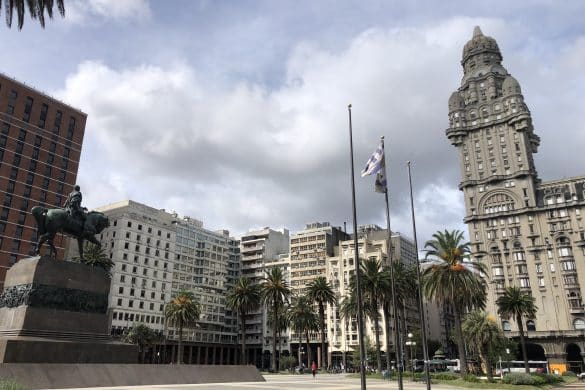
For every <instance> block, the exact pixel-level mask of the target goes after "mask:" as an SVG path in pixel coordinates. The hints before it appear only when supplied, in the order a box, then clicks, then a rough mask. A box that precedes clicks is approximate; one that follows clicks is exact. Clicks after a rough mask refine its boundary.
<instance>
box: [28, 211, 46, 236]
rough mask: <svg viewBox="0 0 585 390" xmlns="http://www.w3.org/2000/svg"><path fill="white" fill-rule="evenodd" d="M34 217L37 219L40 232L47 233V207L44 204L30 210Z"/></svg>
mask: <svg viewBox="0 0 585 390" xmlns="http://www.w3.org/2000/svg"><path fill="white" fill-rule="evenodd" d="M30 212H31V214H32V215H33V217H35V220H36V221H37V228H38V230H39V235H40V234H45V233H46V232H45V218H46V216H47V208H45V207H42V206H35V207H33V208H32V209H31V210H30Z"/></svg>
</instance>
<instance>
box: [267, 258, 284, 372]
mask: <svg viewBox="0 0 585 390" xmlns="http://www.w3.org/2000/svg"><path fill="white" fill-rule="evenodd" d="M261 289H262V301H263V302H264V305H266V308H267V309H268V310H271V311H272V316H273V317H272V318H274V319H276V320H275V321H274V323H273V324H272V370H274V371H275V372H276V370H277V367H276V335H277V332H278V315H279V311H278V309H279V307H280V306H282V305H284V303H285V302H288V299H289V297H290V295H291V292H290V288H289V287H288V283H287V282H286V280H284V274H283V273H282V269H281V268H280V267H272V268H271V269H270V271H268V274H267V275H266V277H264V278H263V282H262V285H261Z"/></svg>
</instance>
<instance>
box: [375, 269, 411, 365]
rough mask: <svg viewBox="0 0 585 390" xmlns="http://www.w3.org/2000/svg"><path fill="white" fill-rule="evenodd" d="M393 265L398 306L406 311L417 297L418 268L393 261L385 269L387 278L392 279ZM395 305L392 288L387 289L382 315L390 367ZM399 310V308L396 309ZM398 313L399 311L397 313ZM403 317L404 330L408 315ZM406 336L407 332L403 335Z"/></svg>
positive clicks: (384, 295) (383, 298) (383, 297)
mask: <svg viewBox="0 0 585 390" xmlns="http://www.w3.org/2000/svg"><path fill="white" fill-rule="evenodd" d="M389 267H392V272H393V275H394V291H395V293H396V304H397V307H398V308H400V309H401V310H402V312H403V313H404V312H405V310H406V307H407V305H408V304H409V303H411V300H413V299H416V298H417V296H418V294H417V290H418V289H417V283H416V268H415V266H411V265H406V264H404V263H402V262H400V261H393V262H392V264H391V265H390V266H385V267H384V271H383V272H385V273H386V274H387V276H386V278H387V279H388V280H390V268H389ZM392 307H393V300H392V290H391V289H390V288H388V289H386V290H385V291H383V292H382V315H383V317H384V322H385V335H386V346H387V347H386V349H387V351H386V367H387V369H390V367H391V356H390V344H391V341H390V333H391V326H390V322H391V319H392V316H391V311H392ZM395 312H398V310H395ZM397 314H398V313H397ZM401 319H402V326H401V328H402V330H403V331H406V315H402V316H401ZM402 336H403V337H406V334H403V335H402Z"/></svg>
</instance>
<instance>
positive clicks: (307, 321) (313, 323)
mask: <svg viewBox="0 0 585 390" xmlns="http://www.w3.org/2000/svg"><path fill="white" fill-rule="evenodd" d="M288 318H289V320H290V324H291V326H292V328H293V329H294V330H295V332H297V333H298V335H299V348H300V345H301V342H302V341H301V337H302V335H303V334H304V335H305V336H306V340H307V367H311V346H310V344H309V332H313V331H317V330H319V318H318V317H317V314H316V313H315V311H314V309H313V305H312V304H311V300H310V299H309V298H307V296H306V295H301V296H299V297H296V298H295V299H294V300H293V303H292V305H291V307H290V309H289V312H288ZM299 364H300V362H299Z"/></svg>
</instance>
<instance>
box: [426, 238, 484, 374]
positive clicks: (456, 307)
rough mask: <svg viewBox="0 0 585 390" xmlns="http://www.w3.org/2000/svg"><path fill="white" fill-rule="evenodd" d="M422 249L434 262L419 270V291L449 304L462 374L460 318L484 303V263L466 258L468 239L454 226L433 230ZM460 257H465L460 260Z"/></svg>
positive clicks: (462, 352)
mask: <svg viewBox="0 0 585 390" xmlns="http://www.w3.org/2000/svg"><path fill="white" fill-rule="evenodd" d="M425 251H426V252H427V253H426V257H427V258H429V257H431V258H433V259H435V260H436V263H435V264H433V265H432V266H430V267H428V268H427V269H425V271H424V272H423V275H422V283H423V286H422V289H423V293H424V294H425V295H426V297H427V298H428V299H431V300H434V301H436V302H439V303H443V304H447V305H450V306H451V307H452V308H453V317H454V324H455V340H456V342H457V350H458V352H459V359H460V361H461V374H462V375H465V374H467V358H466V356H465V347H464V343H463V335H462V329H461V318H462V316H463V314H464V313H465V312H467V311H470V310H473V309H483V308H484V307H485V300H486V285H485V282H484V280H483V279H482V278H481V276H480V275H479V272H485V265H484V264H483V263H478V262H473V261H471V260H469V259H468V255H469V253H470V248H469V243H468V242H464V241H463V233H462V232H461V231H458V230H455V231H452V232H449V231H447V230H445V231H444V232H440V231H439V232H436V233H435V234H433V239H432V240H429V241H427V242H426V244H425ZM464 259H467V260H468V261H465V262H464Z"/></svg>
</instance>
